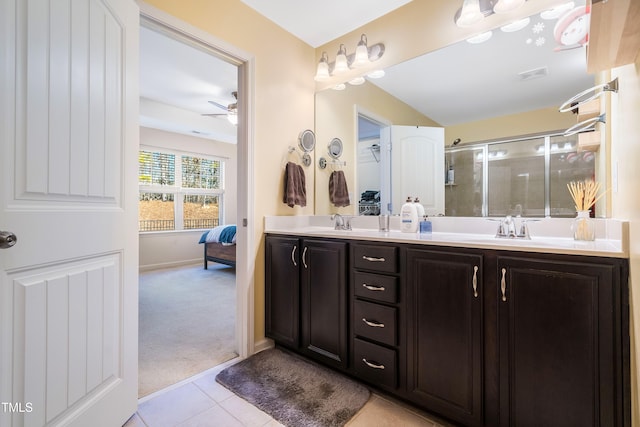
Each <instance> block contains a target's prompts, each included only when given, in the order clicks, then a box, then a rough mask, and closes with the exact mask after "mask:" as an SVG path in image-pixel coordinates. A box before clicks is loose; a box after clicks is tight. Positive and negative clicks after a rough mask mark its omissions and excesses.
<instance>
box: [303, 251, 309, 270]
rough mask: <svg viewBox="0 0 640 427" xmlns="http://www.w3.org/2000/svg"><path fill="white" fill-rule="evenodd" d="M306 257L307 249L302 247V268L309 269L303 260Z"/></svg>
mask: <svg viewBox="0 0 640 427" xmlns="http://www.w3.org/2000/svg"><path fill="white" fill-rule="evenodd" d="M306 257H307V247H306V246H305V247H304V250H303V251H302V264H304V268H309V266H308V265H307V260H306V259H305V258H306Z"/></svg>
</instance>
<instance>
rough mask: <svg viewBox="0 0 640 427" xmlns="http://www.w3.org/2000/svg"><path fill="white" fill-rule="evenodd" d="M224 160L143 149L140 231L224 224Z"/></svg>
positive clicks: (140, 173) (188, 228) (140, 182)
mask: <svg viewBox="0 0 640 427" xmlns="http://www.w3.org/2000/svg"><path fill="white" fill-rule="evenodd" d="M223 172H224V162H223V161H222V160H220V159H215V158H209V157H205V156H202V155H197V154H182V153H180V154H178V153H173V152H171V151H169V150H166V151H165V150H140V153H139V169H138V184H139V188H140V197H139V210H138V211H139V231H167V230H193V229H207V228H212V227H215V226H217V225H219V224H220V223H221V214H222V202H223V198H224V186H223V176H224V174H223Z"/></svg>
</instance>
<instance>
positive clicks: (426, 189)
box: [380, 126, 444, 216]
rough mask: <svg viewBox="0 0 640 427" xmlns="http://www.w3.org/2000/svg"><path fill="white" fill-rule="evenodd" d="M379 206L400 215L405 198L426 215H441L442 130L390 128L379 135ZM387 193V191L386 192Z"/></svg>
mask: <svg viewBox="0 0 640 427" xmlns="http://www.w3.org/2000/svg"><path fill="white" fill-rule="evenodd" d="M380 140H381V144H380V145H381V148H382V150H381V156H382V157H381V159H382V160H381V163H382V169H381V170H382V174H383V178H382V179H383V182H382V186H381V188H382V194H381V201H382V206H383V207H386V206H387V203H389V202H391V209H389V211H388V213H390V214H394V215H399V214H400V209H402V205H403V204H404V203H405V201H406V199H407V196H411V198H412V199H413V198H416V197H418V198H419V199H420V203H422V205H424V208H425V213H426V214H427V215H431V216H435V215H440V214H444V128H440V127H425V126H390V127H388V128H383V129H382V130H381V133H380ZM385 190H386V191H385Z"/></svg>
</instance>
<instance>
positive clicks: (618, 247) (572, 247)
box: [264, 215, 629, 258]
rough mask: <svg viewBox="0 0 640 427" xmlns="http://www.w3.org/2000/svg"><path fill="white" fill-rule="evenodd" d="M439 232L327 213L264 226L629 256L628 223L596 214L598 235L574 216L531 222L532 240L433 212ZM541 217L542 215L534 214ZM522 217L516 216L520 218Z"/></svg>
mask: <svg viewBox="0 0 640 427" xmlns="http://www.w3.org/2000/svg"><path fill="white" fill-rule="evenodd" d="M429 219H430V220H431V221H432V223H433V232H432V233H431V234H428V235H421V234H419V233H403V232H401V231H399V230H400V218H399V217H398V216H395V217H391V218H390V229H391V230H390V231H388V232H382V231H378V217H368V216H358V217H353V218H351V224H352V228H353V229H352V230H334V227H333V224H334V221H332V220H331V217H330V216H329V215H326V216H323V215H318V216H303V215H297V216H267V217H265V224H264V225H265V228H264V232H265V233H269V234H282V235H296V236H309V237H327V238H339V239H355V240H367V241H376V242H397V243H412V244H423V245H433V246H453V247H464V248H480V249H495V250H507V251H522V252H542V253H557V254H569V255H587V256H603V257H613V258H628V256H629V255H628V254H629V250H628V247H629V245H628V237H627V236H628V223H627V222H626V221H622V220H617V219H600V218H599V219H595V221H596V240H595V241H593V242H583V241H576V240H574V239H573V237H572V235H571V222H572V220H571V219H566V218H544V219H540V220H539V221H535V222H534V221H531V222H529V231H530V234H531V240H524V239H509V238H496V237H495V231H496V229H497V225H498V224H497V223H496V222H493V221H490V220H488V219H487V218H466V217H465V218H462V217H433V218H429ZM530 219H531V220H536V218H530ZM519 221H520V219H519V218H518V219H516V222H517V223H518V224H519Z"/></svg>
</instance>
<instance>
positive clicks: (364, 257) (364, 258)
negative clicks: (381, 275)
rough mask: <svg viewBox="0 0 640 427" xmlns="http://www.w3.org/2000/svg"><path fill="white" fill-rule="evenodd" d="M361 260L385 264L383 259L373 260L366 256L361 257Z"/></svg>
mask: <svg viewBox="0 0 640 427" xmlns="http://www.w3.org/2000/svg"><path fill="white" fill-rule="evenodd" d="M362 259H363V260H365V261H369V262H385V261H386V260H385V259H384V258H374V257H370V256H366V255H362Z"/></svg>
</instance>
